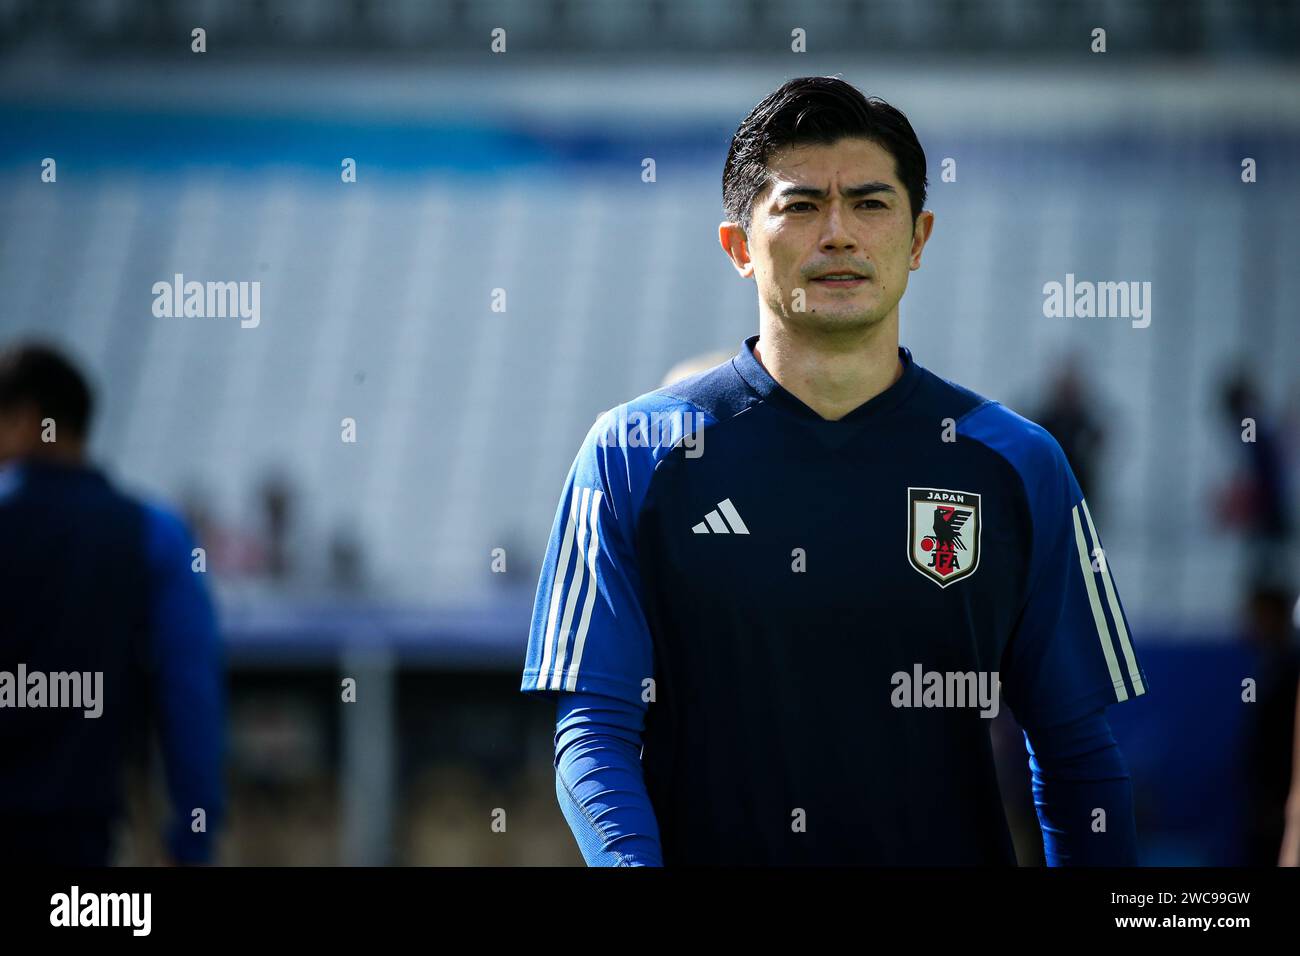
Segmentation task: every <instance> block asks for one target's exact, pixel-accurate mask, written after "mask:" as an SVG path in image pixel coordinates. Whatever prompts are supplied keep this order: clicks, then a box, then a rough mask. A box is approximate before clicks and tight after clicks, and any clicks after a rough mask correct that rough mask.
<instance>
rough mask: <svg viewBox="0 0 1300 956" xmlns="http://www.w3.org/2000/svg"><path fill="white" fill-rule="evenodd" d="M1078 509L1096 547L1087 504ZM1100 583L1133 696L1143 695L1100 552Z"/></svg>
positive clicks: (1138, 674)
mask: <svg viewBox="0 0 1300 956" xmlns="http://www.w3.org/2000/svg"><path fill="white" fill-rule="evenodd" d="M1079 505H1080V507H1082V508H1083V517H1084V519H1085V520H1087V522H1088V537H1090V538H1092V542H1093V544H1094V545H1097V547H1099V548H1100V547H1101V545H1100V544H1097V529H1096V527H1095V526H1094V525H1093V523H1092V515H1091V514H1090V513H1089V512H1088V502H1087V501H1085V500H1083V499H1080V500H1079ZM1101 582H1102V584H1103V585H1104V586H1105V588H1106V603H1107V604H1109V605H1110V616H1111V617H1113V618H1114V619H1115V630H1116V631H1118V632H1119V646H1120V648H1121V650H1123V652H1124V663H1125V664H1126V665H1128V676H1129V680H1131V681H1132V682H1133V692H1134V694H1145V693H1146V688H1145V687H1143V686H1142V674H1141V672H1140V671H1139V670H1138V666H1137V658H1136V657H1135V656H1134V654H1133V644H1132V642H1131V641H1130V640H1129V636H1128V628H1127V627H1125V626H1124V615H1123V613H1122V612H1121V611H1120V606H1119V598H1118V597H1116V596H1115V584H1114V582H1113V581H1112V580H1111V577H1110V562H1109V561H1107V560H1106V552H1105V551H1104V550H1103V551H1102V559H1101Z"/></svg>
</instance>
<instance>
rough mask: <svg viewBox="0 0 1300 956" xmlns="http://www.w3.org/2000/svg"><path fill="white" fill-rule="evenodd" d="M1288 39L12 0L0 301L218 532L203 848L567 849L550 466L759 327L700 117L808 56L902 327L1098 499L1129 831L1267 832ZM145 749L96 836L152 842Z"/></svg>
mask: <svg viewBox="0 0 1300 956" xmlns="http://www.w3.org/2000/svg"><path fill="white" fill-rule="evenodd" d="M196 27H201V28H203V29H204V30H205V31H206V36H205V41H206V52H201V53H200V52H194V51H193V50H192V44H193V43H194V40H193V36H192V32H191V31H192V30H193V29H194V28H196ZM1097 28H1101V29H1104V31H1105V44H1106V47H1105V52H1094V51H1093V48H1094V46H1095V45H1096V42H1097V41H1096V38H1095V36H1094V30H1096V29H1097ZM497 29H501V30H504V31H505V33H504V44H505V49H504V51H503V52H494V50H493V42H494V33H493V31H494V30H497ZM796 29H802V30H804V31H806V34H805V35H806V50H807V52H794V51H793V50H792V49H791V45H792V42H795V40H792V30H796ZM496 38H497V44H498V47H499V46H500V44H501V42H502V35H501V34H497V35H496ZM1298 52H1300V9H1297V5H1296V4H1290V3H1273V2H1246V0H1214V2H1212V0H1200V2H1188V3H1183V2H1155V0H1146V2H1137V3H1123V4H1119V3H1104V2H1097V3H1066V2H1054V3H1042V2H1034V0H1004V2H1000V3H990V4H976V3H966V2H939V0H909V2H901V0H900V2H871V3H862V2H851V0H844V2H823V3H808V2H806V0H800V2H796V0H751V2H748V3H744V4H740V3H736V2H734V0H693V2H687V0H682V2H667V0H660V2H652V0H625V2H600V0H554V2H547V3H540V2H528V0H512V2H505V0H502V2H482V3H478V2H475V3H470V2H455V0H442V2H420V0H401V2H399V0H392V2H367V0H318V2H305V0H304V2H291V0H282V2H272V0H267V2H252V0H244V2H220V3H218V2H205V0H193V2H174V3H158V2H149V0H115V2H99V3H96V2H81V3H73V2H68V3H59V2H56V3H39V2H22V0H8V2H3V3H0V130H3V134H2V135H0V292H2V296H0V344H9V343H10V342H13V341H16V340H18V339H19V338H22V337H25V336H28V335H32V334H39V335H41V336H42V337H44V338H46V339H52V340H53V341H55V342H57V343H60V344H61V345H62V346H64V347H65V348H66V349H67V350H68V352H69V354H70V355H72V356H73V357H74V358H75V359H76V360H77V361H78V362H80V363H81V364H82V365H83V366H84V367H85V369H86V370H87V371H88V372H89V374H90V375H91V377H92V379H93V382H94V384H95V385H96V388H97V394H98V399H99V402H100V412H99V415H98V421H97V423H96V425H95V430H94V433H93V441H92V450H93V453H94V457H95V458H96V459H97V460H98V461H99V462H101V463H102V464H104V465H105V466H106V467H107V468H108V469H109V473H110V474H111V475H112V476H114V477H115V478H117V479H118V480H119V481H120V482H121V483H122V484H123V485H124V486H125V487H127V488H129V489H132V490H136V491H139V492H141V493H143V494H147V495H152V496H158V497H162V498H164V499H166V500H170V501H171V502H173V503H175V504H176V506H177V507H178V508H180V509H182V510H183V513H184V514H185V515H186V516H187V518H188V519H189V521H190V522H191V526H192V528H193V529H194V531H195V533H196V535H197V536H198V538H199V540H200V543H201V544H202V545H203V547H204V548H205V549H206V552H207V556H208V569H209V580H210V585H211V587H212V588H213V591H214V593H215V595H216V597H217V600H218V605H219V612H220V622H221V627H222V632H223V635H224V640H225V647H226V657H227V662H228V668H229V688H230V713H229V720H230V723H229V728H228V730H229V736H230V760H229V766H228V779H229V783H230V793H231V808H230V821H229V826H228V827H227V830H226V833H225V836H224V837H223V839H222V843H221V854H220V856H221V860H222V862H226V863H231V864H273V863H274V864H334V863H393V864H430V863H432V864H549V863H580V862H581V857H580V856H579V854H578V851H577V849H576V847H575V846H574V843H573V840H572V838H571V836H570V834H569V832H568V830H567V828H566V826H565V824H564V821H563V818H562V817H561V815H560V812H559V809H558V807H557V806H556V802H555V795H554V782H553V781H554V777H553V773H554V771H553V767H552V762H551V760H552V733H553V729H554V728H553V713H552V711H551V709H550V707H548V706H546V705H544V704H542V703H540V702H538V701H536V700H531V699H527V698H524V697H523V696H522V695H520V694H519V693H518V692H517V688H518V684H519V674H520V670H521V667H522V662H523V653H524V647H525V643H526V635H527V628H528V617H529V613H530V610H531V600H532V596H533V590H534V588H535V586H536V581H537V573H538V567H539V561H540V558H541V556H542V553H543V551H544V547H545V542H546V536H547V533H548V531H549V529H550V524H551V521H552V518H553V516H554V509H555V505H556V501H557V496H558V495H559V492H560V490H561V485H562V482H563V479H564V476H565V474H566V472H567V469H568V467H569V464H570V463H571V461H572V459H573V455H574V453H575V452H576V450H577V448H578V445H579V443H580V442H581V440H582V437H583V435H584V434H585V432H586V430H587V428H588V426H589V425H590V424H591V422H592V421H593V420H594V419H595V417H596V416H597V415H598V414H599V413H600V412H601V411H603V410H605V409H607V408H609V407H611V406H613V405H615V404H617V403H618V402H620V401H624V400H626V399H628V398H631V397H632V396H634V395H636V394H639V393H641V392H644V391H647V390H649V389H652V388H654V387H656V386H657V385H658V384H660V380H661V379H662V377H663V376H664V374H665V373H666V372H667V370H668V369H669V368H670V367H671V366H673V365H674V364H675V363H677V362H679V361H681V360H683V359H686V358H689V357H691V356H693V355H696V354H698V353H702V352H708V351H712V350H717V349H723V350H725V351H727V352H734V351H736V350H737V349H738V348H739V346H740V342H741V340H742V339H743V338H744V336H746V335H748V334H750V333H752V332H754V331H756V330H757V306H756V301H755V292H754V287H753V285H752V284H751V283H749V282H746V281H744V280H742V279H740V278H738V277H737V276H736V274H735V272H734V271H733V269H732V268H731V266H730V265H729V263H728V262H727V261H726V260H725V258H724V256H723V254H722V252H721V251H720V249H719V248H718V244H717V237H716V229H717V224H718V222H719V220H720V219H721V195H720V181H721V172H722V164H723V160H724V158H725V155H726V150H727V146H728V142H729V139H730V136H731V134H732V132H733V131H734V129H735V127H736V125H737V124H738V123H739V122H740V120H741V119H742V118H743V117H744V116H745V114H746V113H747V112H748V111H749V110H750V108H751V107H752V106H753V105H754V104H755V103H756V102H757V101H758V100H759V99H761V98H762V97H763V96H764V95H765V94H766V93H768V92H769V91H771V90H772V89H774V88H775V87H777V86H778V85H779V84H780V83H782V82H783V81H784V80H786V79H788V78H791V77H794V76H800V75H810V74H832V73H833V74H839V75H841V76H842V77H843V78H844V79H846V80H848V81H849V82H851V83H853V84H855V85H856V86H858V87H859V88H860V89H862V90H863V91H864V92H866V93H868V94H870V95H878V96H881V97H883V98H884V99H886V100H888V101H889V102H890V103H892V104H893V105H895V106H897V107H898V108H900V109H901V110H903V112H905V113H906V114H907V116H908V117H909V118H910V120H911V122H912V124H913V126H914V127H915V129H916V131H917V133H918V135H919V137H920V139H921V142H922V145H923V146H924V148H925V150H926V153H927V156H928V159H929V177H930V183H931V192H930V200H929V204H928V205H929V208H931V209H933V210H934V211H935V213H936V215H937V224H936V227H935V233H934V236H933V238H932V240H931V242H930V244H929V246H928V247H927V250H926V253H925V258H924V261H923V265H922V268H921V269H920V270H919V271H918V272H915V273H913V274H912V277H911V285H910V287H909V290H908V292H907V294H906V296H905V297H904V299H903V302H902V339H903V343H904V344H905V345H907V346H909V347H910V348H911V349H912V351H913V353H914V355H915V356H916V358H917V360H918V361H919V362H920V363H921V364H923V365H925V366H927V367H929V368H931V369H932V370H934V371H935V372H937V373H939V374H941V375H943V376H945V377H949V378H952V379H954V380H956V381H959V382H961V383H963V384H965V385H967V386H969V387H971V388H974V389H976V390H977V391H980V392H983V393H984V394H986V395H989V396H991V397H994V398H997V399H1000V400H1002V401H1003V402H1004V403H1006V404H1007V405H1009V406H1011V407H1012V408H1014V409H1016V410H1017V411H1020V412H1022V413H1023V414H1026V415H1028V416H1029V417H1031V418H1035V419H1036V420H1038V421H1040V422H1041V423H1042V424H1044V425H1045V426H1047V427H1048V428H1049V430H1051V431H1052V432H1053V433H1054V434H1055V435H1056V436H1057V437H1058V439H1059V440H1060V441H1061V443H1062V445H1063V446H1064V447H1065V448H1066V451H1067V454H1068V455H1069V456H1070V459H1071V461H1072V463H1073V465H1074V468H1075V470H1076V473H1077V474H1078V476H1079V478H1080V483H1081V484H1082V486H1083V489H1084V491H1085V493H1086V495H1087V496H1088V500H1089V502H1090V505H1091V508H1092V512H1093V514H1094V517H1095V519H1096V521H1097V524H1098V527H1099V529H1100V531H1101V534H1102V536H1103V538H1104V539H1105V541H1106V543H1107V550H1108V561H1109V563H1110V567H1111V570H1112V573H1113V574H1114V577H1115V579H1116V582H1117V585H1118V587H1119V590H1120V593H1121V595H1122V597H1123V598H1124V600H1125V603H1126V606H1127V609H1128V612H1129V616H1130V618H1131V623H1132V625H1133V631H1134V637H1135V643H1136V646H1137V648H1138V649H1139V652H1140V654H1141V656H1142V659H1143V662H1144V664H1145V666H1146V668H1147V670H1148V672H1149V676H1150V681H1151V684H1150V686H1151V691H1150V694H1149V695H1148V696H1146V697H1143V698H1140V699H1138V700H1135V701H1133V702H1130V703H1127V704H1125V705H1123V706H1119V707H1115V708H1112V709H1111V710H1110V711H1109V716H1110V719H1111V722H1112V726H1113V727H1114V728H1115V731H1116V735H1117V737H1118V739H1119V741H1120V744H1121V748H1122V750H1123V752H1124V754H1125V757H1126V759H1127V760H1128V762H1129V764H1130V767H1131V769H1132V772H1133V775H1134V780H1135V785H1136V794H1137V800H1138V813H1139V819H1138V830H1139V834H1140V838H1141V847H1142V856H1143V860H1142V862H1144V863H1147V864H1165V865H1169V864H1172V865H1178V864H1194V863H1245V862H1264V863H1268V862H1272V861H1273V860H1275V859H1276V853H1277V840H1278V839H1280V836H1281V817H1280V812H1281V803H1280V801H1281V800H1282V799H1283V798H1284V796H1285V787H1286V782H1287V781H1288V780H1289V775H1290V763H1289V756H1288V755H1289V747H1290V742H1291V726H1292V723H1291V722H1292V719H1293V717H1292V715H1293V714H1294V706H1295V688H1296V681H1297V674H1298V673H1300V671H1298V670H1297V664H1296V641H1295V626H1296V622H1295V613H1296V612H1295V601H1296V580H1297V579H1296V568H1297V555H1296V550H1297V547H1296V541H1295V536H1294V529H1295V515H1296V506H1297V500H1296V499H1297V487H1296V486H1297V483H1296V480H1295V479H1296V471H1295V463H1296V460H1297V457H1296V456H1297V452H1298V449H1297V445H1298V444H1300V378H1298V377H1297V374H1296V370H1297V368H1300V315H1298V314H1297V303H1300V269H1297V268H1296V253H1295V242H1294V230H1295V228H1296V225H1297V223H1300V148H1298V147H1300V96H1298V95H1297V90H1300V70H1297V62H1296V61H1297V53H1298ZM47 158H53V159H54V160H55V161H56V163H57V181H56V182H54V183H50V182H43V181H42V176H41V171H42V162H43V160H45V159H47ZM349 159H350V160H353V161H354V162H355V170H356V175H355V182H347V181H345V178H346V177H345V175H344V172H345V168H344V167H345V162H346V160H349ZM1248 160H1249V161H1250V162H1247V161H1248ZM649 161H652V162H649ZM1244 174H1245V178H1246V179H1249V180H1252V181H1243V175H1244ZM177 274H181V275H183V276H184V278H185V280H186V281H189V280H197V281H201V282H206V281H209V280H212V281H234V282H245V281H246V282H252V281H257V282H260V283H261V286H260V289H261V299H260V316H259V321H258V324H257V325H256V326H255V327H243V325H241V322H240V321H239V319H235V318H197V317H190V318H160V317H156V316H155V315H154V314H153V311H152V305H153V301H154V297H155V296H154V293H153V291H152V288H153V285H154V283H156V282H160V281H166V282H170V281H173V279H174V277H175V276H176V275H177ZM1067 275H1072V276H1073V277H1074V280H1075V281H1077V282H1082V281H1094V282H1139V283H1141V282H1149V283H1150V290H1151V292H1150V306H1151V315H1150V324H1149V325H1148V326H1146V327H1138V326H1135V324H1134V321H1131V320H1130V319H1128V318H1080V317H1070V318H1065V317H1048V316H1046V315H1045V314H1044V298H1045V297H1044V285H1045V284H1046V283H1049V282H1053V281H1056V282H1061V283H1065V282H1066V281H1067ZM503 304H504V308H502V306H503ZM1140 324H1141V323H1140V322H1139V323H1138V325H1140ZM1247 417H1249V418H1252V419H1254V421H1255V425H1256V431H1255V435H1254V437H1255V441H1243V438H1242V432H1243V426H1242V423H1241V421H1242V419H1243V418H1247ZM344 419H352V420H353V421H354V422H355V430H356V441H355V442H345V441H343V440H341V432H342V429H343V424H342V423H343V420H344ZM497 549H501V550H499V551H498V550H497ZM343 677H354V678H356V679H357V681H358V688H359V693H358V699H357V701H356V702H355V703H342V702H341V701H340V693H339V687H340V681H341V679H342V678H343ZM1247 678H1253V679H1255V680H1256V681H1257V682H1258V693H1259V699H1258V700H1257V701H1256V702H1255V703H1243V701H1242V681H1243V680H1245V679H1247ZM993 733H994V735H995V739H996V741H997V743H998V749H999V754H1000V759H1001V763H1002V769H1003V786H1004V793H1005V796H1006V799H1007V802H1008V806H1009V808H1010V811H1011V814H1012V818H1013V820H1014V821H1015V823H1016V827H1015V829H1016V831H1017V832H1016V839H1017V847H1018V852H1019V855H1020V859H1021V862H1022V863H1026V864H1033V863H1037V862H1040V861H1041V843H1040V840H1039V836H1038V832H1037V824H1036V821H1035V820H1034V817H1033V810H1032V806H1031V805H1030V803H1029V792H1028V771H1027V768H1026V757H1025V753H1024V746H1023V741H1022V739H1021V738H1020V737H1019V735H1018V731H1017V729H1016V728H1015V726H1014V723H1013V722H1012V721H1011V720H1010V719H1009V718H1007V717H1003V718H999V721H998V722H997V723H996V725H995V726H994V728H993ZM151 779H154V778H149V777H145V776H142V777H141V781H142V782H141V784H140V785H139V787H138V793H137V800H136V805H137V810H136V816H135V819H134V822H133V823H132V825H131V826H130V827H129V828H128V830H127V832H126V833H125V840H124V842H123V848H122V851H121V855H120V859H122V860H124V861H148V860H150V859H153V858H154V856H155V855H156V851H157V847H156V846H155V845H154V844H153V843H152V842H151V841H152V840H153V839H154V838H153V832H154V830H156V827H155V826H154V825H153V822H152V821H153V819H154V817H155V816H156V813H157V810H158V803H159V800H160V796H159V792H158V786H157V784H156V783H151V782H148V781H149V780H151ZM498 810H504V811H505V813H506V818H507V819H508V826H507V828H506V830H505V832H497V830H498V829H499V828H494V827H493V821H494V819H495V817H494V812H495V811H498Z"/></svg>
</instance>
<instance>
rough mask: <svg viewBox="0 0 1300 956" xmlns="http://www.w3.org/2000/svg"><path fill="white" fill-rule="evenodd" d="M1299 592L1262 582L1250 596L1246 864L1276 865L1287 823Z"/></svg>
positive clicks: (1299, 669)
mask: <svg viewBox="0 0 1300 956" xmlns="http://www.w3.org/2000/svg"><path fill="white" fill-rule="evenodd" d="M1294 605H1295V592H1294V590H1292V589H1291V588H1288V587H1285V586H1283V585H1281V584H1273V583H1269V582H1267V581H1261V582H1259V583H1257V584H1256V585H1255V587H1254V588H1253V589H1252V590H1251V592H1250V595H1249V596H1248V598H1247V600H1246V607H1245V617H1246V630H1245V638H1246V640H1247V642H1248V643H1249V645H1250V649H1251V652H1252V654H1253V657H1254V666H1253V668H1252V671H1253V676H1254V677H1255V680H1256V686H1255V693H1256V696H1255V700H1254V702H1253V703H1252V704H1250V705H1249V706H1248V707H1247V710H1246V715H1247V717H1246V724H1245V727H1244V734H1245V739H1244V741H1243V745H1242V749H1241V753H1242V758H1243V766H1244V767H1245V770H1246V772H1245V775H1244V779H1243V781H1242V786H1243V792H1244V803H1243V811H1244V818H1243V821H1242V847H1243V855H1244V858H1243V859H1242V861H1241V862H1242V863H1243V864H1244V865H1246V866H1272V865H1273V864H1274V863H1276V862H1277V860H1278V845H1279V844H1280V843H1281V842H1282V840H1283V831H1284V828H1285V826H1286V822H1287V809H1288V799H1287V796H1288V792H1289V790H1290V788H1291V779H1292V766H1291V754H1292V751H1293V749H1294V746H1295V740H1294V734H1295V712H1296V683H1297V681H1300V647H1297V645H1296V641H1295V631H1294V626H1293V622H1292V609H1293V607H1294Z"/></svg>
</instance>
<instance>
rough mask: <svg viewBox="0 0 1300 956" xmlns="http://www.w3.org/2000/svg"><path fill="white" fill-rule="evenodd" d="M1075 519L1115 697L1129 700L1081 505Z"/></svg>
mask: <svg viewBox="0 0 1300 956" xmlns="http://www.w3.org/2000/svg"><path fill="white" fill-rule="evenodd" d="M1070 517H1072V518H1073V519H1074V543H1075V544H1076V545H1077V546H1078V549H1079V570H1080V571H1081V572H1082V573H1083V583H1084V585H1086V586H1087V588H1088V601H1089V602H1090V603H1091V604H1092V619H1093V622H1094V623H1095V624H1096V625H1097V637H1098V639H1099V640H1100V641H1101V650H1102V653H1103V654H1104V655H1105V657H1106V667H1107V668H1108V669H1109V670H1110V679H1111V681H1112V683H1113V685H1114V687H1115V697H1116V699H1118V700H1120V701H1125V700H1128V690H1127V689H1126V688H1125V687H1124V678H1123V677H1122V676H1121V675H1120V670H1119V661H1117V660H1116V659H1115V648H1114V646H1113V645H1112V643H1111V639H1110V628H1109V627H1108V626H1107V624H1106V614H1105V612H1103V611H1102V609H1101V600H1100V598H1099V597H1098V596H1097V582H1096V581H1094V580H1093V577H1092V561H1090V560H1089V558H1088V545H1087V543H1086V542H1085V541H1084V540H1083V525H1082V524H1080V522H1079V506H1078V505H1075V506H1074V508H1073V509H1071V511H1070Z"/></svg>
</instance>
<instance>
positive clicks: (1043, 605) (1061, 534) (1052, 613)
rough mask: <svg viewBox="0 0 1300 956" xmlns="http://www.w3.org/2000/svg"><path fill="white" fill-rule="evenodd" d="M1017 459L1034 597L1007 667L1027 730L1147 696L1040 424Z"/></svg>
mask: <svg viewBox="0 0 1300 956" xmlns="http://www.w3.org/2000/svg"><path fill="white" fill-rule="evenodd" d="M1026 424H1027V425H1028V426H1029V431H1028V434H1027V436H1026V440H1025V442H1024V444H1023V446H1022V448H1021V450H1020V456H1019V458H1020V460H1019V461H1015V462H1013V464H1015V465H1016V467H1017V470H1018V471H1019V472H1020V475H1021V478H1022V479H1023V481H1024V486H1025V492H1026V495H1027V498H1028V507H1029V514H1030V521H1031V526H1032V530H1031V540H1030V542H1029V548H1030V567H1029V575H1028V581H1027V598H1026V601H1025V604H1024V607H1023V609H1022V611H1021V614H1020V618H1019V620H1018V623H1017V625H1016V627H1015V630H1014V632H1013V634H1012V636H1011V638H1010V640H1009V642H1008V644H1007V647H1006V649H1005V652H1004V656H1003V661H1002V684H1003V691H1004V693H1005V694H1006V697H1007V702H1008V703H1009V704H1010V706H1011V709H1012V710H1013V711H1014V712H1015V715H1016V718H1017V719H1018V720H1019V721H1020V723H1021V724H1022V725H1023V726H1026V727H1038V728H1048V727H1052V726H1056V725H1060V724H1064V723H1067V722H1070V721H1073V720H1076V719H1078V718H1080V717H1083V716H1085V715H1087V714H1089V713H1091V712H1092V711H1094V710H1096V709H1097V708H1098V707H1104V706H1106V705H1107V704H1113V703H1117V702H1121V701H1125V700H1129V699H1131V698H1133V697H1139V696H1141V695H1143V694H1145V693H1146V692H1147V677H1146V673H1145V672H1144V671H1143V669H1142V666H1141V664H1140V663H1139V662H1138V659H1137V655H1136V653H1135V651H1134V649H1133V643H1132V640H1131V637H1130V631H1129V626H1128V619H1127V617H1126V616H1125V613H1124V606H1123V604H1122V602H1121V601H1120V597H1119V591H1118V589H1117V588H1116V585H1115V579H1114V577H1113V571H1114V569H1113V567H1112V566H1111V562H1110V560H1109V558H1108V556H1107V554H1106V552H1105V550H1104V549H1103V547H1102V542H1101V537H1100V536H1099V534H1098V532H1097V528H1096V526H1095V525H1094V524H1093V520H1092V515H1091V513H1090V512H1089V511H1088V503H1087V502H1086V501H1085V500H1084V498H1083V494H1082V492H1081V491H1080V490H1079V484H1078V482H1077V481H1076V480H1075V477H1074V473H1073V471H1072V470H1071V469H1070V465H1069V463H1068V462H1067V461H1066V458H1065V453H1064V452H1063V451H1062V450H1061V446H1060V445H1059V444H1058V443H1057V441H1056V439H1054V438H1053V437H1052V436H1051V435H1050V434H1048V433H1047V432H1046V431H1044V430H1043V429H1042V428H1040V427H1039V426H1037V425H1034V424H1032V423H1029V422H1026Z"/></svg>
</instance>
